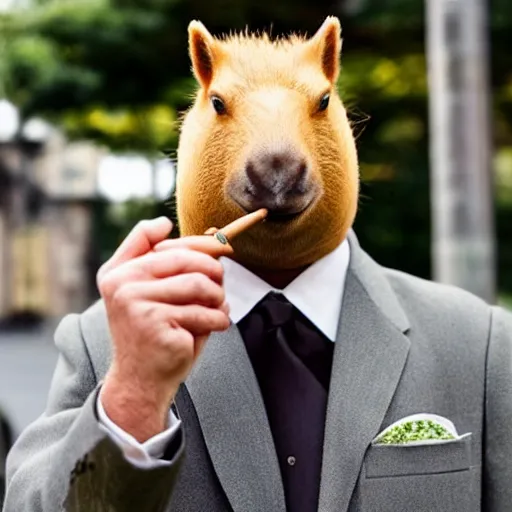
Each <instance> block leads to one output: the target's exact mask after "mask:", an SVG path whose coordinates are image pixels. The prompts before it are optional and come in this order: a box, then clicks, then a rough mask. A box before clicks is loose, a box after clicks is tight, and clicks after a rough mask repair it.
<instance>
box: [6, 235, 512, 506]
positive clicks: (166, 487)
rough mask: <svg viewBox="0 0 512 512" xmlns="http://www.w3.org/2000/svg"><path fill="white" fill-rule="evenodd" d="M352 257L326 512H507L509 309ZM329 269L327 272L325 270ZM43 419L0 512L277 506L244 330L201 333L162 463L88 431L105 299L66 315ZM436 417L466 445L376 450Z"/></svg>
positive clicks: (28, 434) (101, 358)
mask: <svg viewBox="0 0 512 512" xmlns="http://www.w3.org/2000/svg"><path fill="white" fill-rule="evenodd" d="M350 244H351V251H352V259H351V263H350V267H349V272H348V276H347V281H346V291H345V296H344V302H343V310H342V313H341V318H340V323H339V332H338V339H337V342H336V347H335V353H334V364H333V371H332V381H331V389H330V395H329V403H328V410H327V420H326V422H327V423H326V437H325V443H324V458H323V468H322V480H321V489H320V504H319V510H320V511H321V512H343V511H351V512H354V511H361V512H363V511H364V512H369V511H375V512H400V511H411V510H414V511H415V512H427V511H428V512H439V511H450V512H476V511H480V510H484V511H487V512H505V511H510V510H512V315H510V314H508V313H506V312H504V311H503V310H500V309H498V308H492V307H490V306H488V305H486V304H485V303H483V302H482V301H480V300H479V299H477V298H475V297H474V296H472V295H470V294H468V293H466V292H464V291H461V290H458V289H455V288H452V287H447V286H441V285H438V284H434V283H430V282H427V281H424V280H421V279H417V278H414V277H411V276H408V275H405V274H403V273H400V272H397V271H393V270H387V269H384V268H382V267H380V266H379V265H377V264H376V263H375V262H374V261H373V260H372V259H371V258H370V257H369V256H368V255H367V254H365V253H364V252H363V251H362V249H361V248H360V247H359V246H358V243H357V240H356V238H355V237H354V236H353V235H351V236H350ZM334 271H335V269H333V272H334ZM55 342H56V345H57V347H58V349H59V351H60V358H59V361H58V364H57V368H56V370H55V376H54V379H53V382H52V385H51V389H50V393H49V398H48V405H47V409H46V412H45V413H44V415H43V416H42V417H41V418H40V419H38V420H37V421H36V422H35V423H34V424H33V425H32V426H30V427H29V428H28V429H27V430H26V431H25V432H24V433H23V434H22V435H21V437H20V439H19V440H18V441H17V442H16V444H15V446H14V448H13V450H12V451H11V453H10V456H9V460H8V468H7V471H8V490H7V496H6V503H5V509H4V511H5V512H23V511H27V512H36V511H44V512H56V511H59V510H63V509H65V510H69V511H87V512H91V511H125V510H126V511H132V510H133V511H150V512H152V511H191V512H192V511H197V512H199V511H200V512H206V511H208V512H231V511H233V512H270V511H275V512H285V505H284V497H283V488H282V484H281V480H280V475H279V467H278V462H277V458H276V454H275V450H274V447H273V442H272V436H271V432H270V429H269V426H268V421H267V418H266V415H265V410H264V405H263V401H262V398H261V395H260V393H259V390H258V385H257V381H256V379H255V376H254V373H253V371H252V368H251V365H250V362H249V359H248V357H247V354H246V352H245V348H244V345H243V342H242V340H241V338H240V335H239V333H238V330H237V328H236V327H235V326H232V327H231V328H230V329H229V330H228V331H227V332H225V333H222V334H214V335H212V336H211V338H210V340H209V342H208V344H207V346H206V349H205V352H204V353H203V354H202V356H201V357H200V359H199V361H198V363H197V364H196V366H195V367H194V369H193V371H192V373H191V375H190V376H189V378H188V379H187V381H186V383H185V384H184V385H183V386H182V389H181V390H180V393H179V395H178V397H177V400H176V405H177V409H178V413H179V415H180V417H181V419H182V421H183V425H184V428H183V431H182V433H183V434H184V437H185V439H184V440H183V439H182V438H181V437H178V438H177V440H176V441H175V446H172V447H169V450H168V456H169V457H171V458H172V460H173V463H172V465H171V466H170V467H168V468H161V467H160V468H158V469H137V468H135V467H133V466H132V465H130V464H129V463H128V462H127V461H126V460H125V459H124V458H123V456H122V454H121V452H120V450H119V449H118V448H117V446H116V445H115V444H114V443H113V442H112V441H111V440H110V439H109V438H108V437H106V436H105V434H104V433H103V432H102V431H101V430H100V429H99V428H98V422H97V418H96V413H95V400H96V395H97V390H98V387H99V385H100V383H101V379H102V378H103V376H104V375H105V372H106V371H107V369H108V366H109V362H110V359H111V344H110V339H109V332H108V325H107V321H106V317H105V310H104V306H103V304H102V303H101V302H99V303H97V304H96V305H94V306H93V307H92V308H90V309H89V310H88V311H86V312H85V313H83V314H82V315H71V316H68V317H66V318H65V319H64V320H63V321H62V323H61V325H60V327H59V328H58V330H57V332H56V336H55ZM421 412H428V413H435V414H439V415H441V416H445V417H447V418H449V419H450V420H452V421H453V422H454V424H455V426H456V428H457V430H458V432H459V433H467V432H470V433H471V436H469V437H467V438H465V439H463V440H457V441H450V442H447V443H445V444H442V445H433V446H416V447H413V446H408V447H393V446H372V445H371V441H372V439H373V438H374V437H375V436H376V435H377V434H378V433H379V432H380V431H381V430H382V429H384V428H385V427H386V426H388V425H390V424H391V423H393V422H395V421H396V420H399V419H401V418H403V417H405V416H408V415H411V414H414V413H421Z"/></svg>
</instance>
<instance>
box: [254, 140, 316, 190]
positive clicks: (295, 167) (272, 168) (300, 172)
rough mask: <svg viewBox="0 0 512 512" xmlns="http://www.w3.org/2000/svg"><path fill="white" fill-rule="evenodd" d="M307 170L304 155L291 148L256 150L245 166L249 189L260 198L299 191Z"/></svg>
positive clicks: (302, 186)
mask: <svg viewBox="0 0 512 512" xmlns="http://www.w3.org/2000/svg"><path fill="white" fill-rule="evenodd" d="M307 172H308V165H307V162H306V159H305V158H304V156H302V155H301V154H300V153H298V152H296V151H291V150H284V151H283V150H281V151H265V152H258V153H256V154H254V155H253V156H251V157H250V158H249V159H248V160H247V163H246V166H245V174H246V176H247V179H248V181H249V189H250V190H251V193H252V194H253V195H254V196H257V197H259V198H260V199H263V198H266V197H269V196H279V195H284V194H287V193H290V192H300V191H301V190H302V189H303V188H304V182H305V179H306V177H307Z"/></svg>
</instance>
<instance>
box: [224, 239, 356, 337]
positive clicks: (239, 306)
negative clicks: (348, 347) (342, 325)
mask: <svg viewBox="0 0 512 512" xmlns="http://www.w3.org/2000/svg"><path fill="white" fill-rule="evenodd" d="M349 260H350V247H349V243H348V241H347V240H344V241H343V242H342V243H341V244H340V245H339V246H338V247H337V248H336V249H334V251H332V252H330V253H329V254H327V255H326V256H324V257H323V258H321V259H319V260H318V261H316V262H315V263H313V264H312V265H310V266H309V267H308V268H307V269H306V270H305V271H304V272H302V274H300V275H299V276H298V277H297V278H295V279H294V280H293V281H292V282H291V283H290V284H289V285H288V286H286V288H284V289H283V290H277V289H275V288H273V287H272V286H270V285H269V284H268V283H266V282H265V281H263V280H262V279H260V278H259V277H258V276H256V275H255V274H253V273H252V272H250V271H249V270H247V269H246V268H245V267H243V266H241V265H240V264H238V263H236V262H235V261H233V260H231V259H229V258H225V257H223V258H221V259H220V261H221V263H222V266H223V267H224V289H225V291H226V300H227V302H228V304H229V307H230V318H231V321H232V322H233V323H235V324H236V323H238V322H239V321H240V320H242V318H244V317H245V316H246V315H247V314H248V313H249V312H250V311H251V310H252V309H253V308H254V306H256V304H257V303H258V302H259V301H260V300H261V299H262V298H263V297H265V295H267V294H268V293H269V292H271V291H274V292H278V293H282V294H283V295H284V296H285V297H286V298H287V299H288V300H289V301H290V302H291V303H292V304H293V305H294V306H295V307H296V308H297V309H298V310H299V311H301V312H302V314H303V315H305V316H306V317H307V318H308V319H309V320H310V321H311V322H312V323H313V324H314V325H315V326H316V327H318V329H319V330H320V331H322V332H323V333H324V334H325V335H326V336H327V337H328V338H329V339H330V340H331V341H335V340H336V333H337V330H338V320H339V316H340V311H341V303H342V300H343V291H344V289H345V279H346V276H347V269H348V264H349Z"/></svg>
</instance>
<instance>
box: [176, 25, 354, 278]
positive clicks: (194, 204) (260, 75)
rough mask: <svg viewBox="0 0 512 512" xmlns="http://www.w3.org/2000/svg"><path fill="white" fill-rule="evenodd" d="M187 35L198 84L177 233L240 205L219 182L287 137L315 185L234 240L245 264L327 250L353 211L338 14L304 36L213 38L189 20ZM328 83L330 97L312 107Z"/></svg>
mask: <svg viewBox="0 0 512 512" xmlns="http://www.w3.org/2000/svg"><path fill="white" fill-rule="evenodd" d="M189 45H190V54H191V59H192V64H193V71H194V74H195V76H196V78H197V80H198V82H199V84H200V89H199V91H198V92H197V95H196V98H195V102H194V105H193V106H192V108H191V109H190V110H189V111H188V113H187V114H186V116H185V118H184V122H183V125H182V131H181V137H180V143H179V148H178V178H177V206H178V219H179V223H180V230H181V233H182V234H183V235H192V234H202V233H203V232H204V231H205V230H206V229H207V228H208V227H210V226H223V225H225V224H227V223H228V222H230V221H232V220H234V219H235V218H237V217H239V216H240V215H242V214H243V213H244V212H243V211H242V210H241V209H240V207H238V206H237V205H236V203H234V202H233V201H232V200H230V199H229V197H228V195H227V194H226V187H227V186H228V185H229V183H230V180H234V179H237V175H238V173H240V172H241V170H242V169H243V168H244V162H245V161H246V159H247V156H248V154H249V153H250V152H251V151H253V149H254V148H256V147H258V148H265V147H266V146H268V145H269V144H270V143H272V144H273V145H274V146H275V144H276V143H277V144H282V145H283V146H285V145H287V144H289V143H292V144H293V146H294V147H296V148H299V149H300V151H301V152H302V154H304V155H305V156H306V157H307V159H308V161H309V163H310V166H311V172H312V175H313V178H314V180H315V182H316V183H317V185H318V186H319V190H320V191H321V192H320V194H319V196H318V197H317V198H316V200H315V203H314V204H313V205H312V206H310V207H309V208H308V209H307V210H306V211H305V212H304V213H303V214H302V215H300V216H299V217H298V218H297V219H294V220H292V221H290V222H287V223H273V222H265V223H263V224H261V225H258V226H257V227H255V228H253V229H252V230H250V231H249V232H247V233H245V234H243V235H242V236H240V237H239V238H238V239H237V240H235V241H234V243H233V246H234V249H235V253H236V256H237V259H238V260H239V261H240V262H242V263H243V264H246V265H248V266H251V267H260V268H266V269H275V270H277V269H293V268H299V267H302V266H305V265H308V264H310V263H312V262H314V261H315V260H317V259H319V258H321V257H322V256H324V255H325V254H327V253H329V252H330V251H332V250H333V249H334V248H335V247H336V246H337V245H338V244H339V243H340V242H341V241H342V240H343V239H344V237H345V236H346V234H347V231H348V230H349V228H350V227H351V225H352V223H353V221H354V218H355V214H356V210H357V201H358V192H359V172H358V161H357V153H356V148H355V142H354V137H353V135H352V130H351V127H350V124H349V122H348V120H347V115H346V111H345V108H344V107H343V104H342V102H341V100H340V98H339V96H338V94H337V92H336V80H337V78H338V73H339V52H340V47H341V39H340V26H339V21H338V19H337V18H334V17H329V18H327V19H326V21H325V22H324V24H323V25H322V27H321V28H320V29H319V30H318V32H317V33H316V34H315V36H313V37H312V38H311V39H308V40H306V39H303V38H300V37H298V36H291V37H290V38H284V39H280V40H278V41H274V42H271V41H270V39H269V38H268V36H267V35H266V34H263V35H261V36H256V35H251V34H247V33H246V34H239V35H231V36H228V37H226V38H223V39H216V38H213V37H212V36H211V35H210V34H209V32H208V31H207V30H206V28H204V26H203V25H202V24H201V23H199V22H192V23H191V24H190V26H189ZM326 92H330V94H331V98H330V103H329V107H328V108H327V110H326V111H324V112H318V111H317V105H318V103H319V101H320V98H321V97H322V95H323V94H325V93H326ZM213 93H215V94H216V95H218V96H220V97H221V98H222V99H223V100H224V101H225V104H226V107H227V113H226V114H225V115H222V116H219V115H217V114H216V112H215V111H214V109H213V108H212V105H211V100H210V96H211V94H213Z"/></svg>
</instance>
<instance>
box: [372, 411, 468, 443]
mask: <svg viewBox="0 0 512 512" xmlns="http://www.w3.org/2000/svg"><path fill="white" fill-rule="evenodd" d="M468 435H469V433H468V434H464V435H463V436H459V434H458V433H457V429H456V428H455V425H454V424H453V423H452V422H451V421H450V420H448V419H447V418H444V417H443V416H438V415H436V414H414V415H412V416H407V417H406V418H402V419H401V420H398V421H396V422H395V423H393V424H392V425H390V426H389V427H387V428H386V429H384V430H383V431H382V432H381V433H380V434H378V435H377V437H375V439H374V440H373V441H372V444H373V445H375V444H383V445H416V446H417V445H422V444H435V443H442V442H447V441H453V440H457V439H462V438H464V437H466V436H468Z"/></svg>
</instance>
